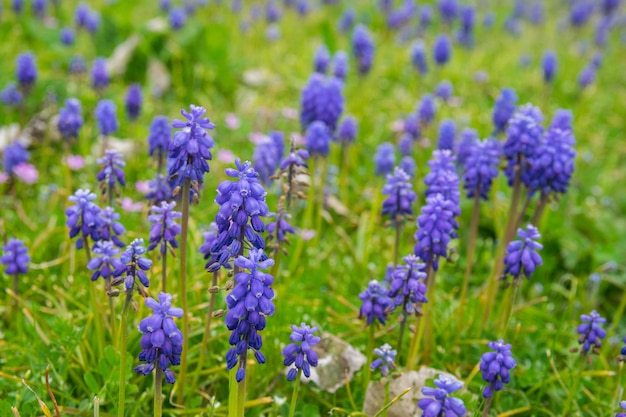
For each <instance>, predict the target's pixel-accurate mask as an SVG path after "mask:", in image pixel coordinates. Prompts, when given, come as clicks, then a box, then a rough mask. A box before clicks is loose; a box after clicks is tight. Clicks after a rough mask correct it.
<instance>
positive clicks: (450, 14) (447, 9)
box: [437, 0, 459, 25]
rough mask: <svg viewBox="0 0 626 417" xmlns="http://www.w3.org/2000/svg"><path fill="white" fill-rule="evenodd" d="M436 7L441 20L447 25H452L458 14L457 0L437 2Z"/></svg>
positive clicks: (440, 0)
mask: <svg viewBox="0 0 626 417" xmlns="http://www.w3.org/2000/svg"><path fill="white" fill-rule="evenodd" d="M437 6H438V8H439V13H440V14H441V19H442V20H443V21H444V22H445V23H446V24H448V25H450V24H452V22H454V20H455V19H456V18H457V16H458V14H459V2H458V0H439V1H438V4H437Z"/></svg>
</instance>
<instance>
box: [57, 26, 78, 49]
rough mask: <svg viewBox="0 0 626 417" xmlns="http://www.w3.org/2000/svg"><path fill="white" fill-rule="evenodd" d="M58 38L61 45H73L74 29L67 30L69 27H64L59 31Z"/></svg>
mask: <svg viewBox="0 0 626 417" xmlns="http://www.w3.org/2000/svg"><path fill="white" fill-rule="evenodd" d="M60 38H61V42H62V43H63V45H65V46H71V45H74V42H75V41H76V34H75V33H74V29H72V28H69V27H65V28H63V29H61V34H60Z"/></svg>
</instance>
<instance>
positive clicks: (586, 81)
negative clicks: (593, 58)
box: [578, 65, 596, 90]
mask: <svg viewBox="0 0 626 417" xmlns="http://www.w3.org/2000/svg"><path fill="white" fill-rule="evenodd" d="M595 80H596V68H595V67H594V66H593V65H586V66H585V68H583V70H582V71H581V72H580V74H579V75H578V86H579V87H580V89H581V90H584V89H585V88H587V87H588V86H590V85H591V84H593V82H594V81H595Z"/></svg>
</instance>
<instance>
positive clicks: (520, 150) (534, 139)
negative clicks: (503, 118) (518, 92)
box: [504, 104, 543, 185]
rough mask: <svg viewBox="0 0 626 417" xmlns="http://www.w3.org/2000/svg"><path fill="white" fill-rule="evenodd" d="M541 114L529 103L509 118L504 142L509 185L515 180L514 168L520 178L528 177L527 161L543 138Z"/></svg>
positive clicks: (530, 158)
mask: <svg viewBox="0 0 626 417" xmlns="http://www.w3.org/2000/svg"><path fill="white" fill-rule="evenodd" d="M542 122H543V115H542V114H541V110H539V108H537V107H534V106H533V105H531V104H525V105H523V106H521V107H520V108H519V109H518V110H517V111H516V112H515V114H514V115H513V117H512V118H511V119H510V120H509V125H508V127H507V130H506V134H507V139H506V142H505V143H504V156H505V157H506V159H507V168H506V172H505V173H506V176H507V178H508V180H509V185H513V183H514V182H515V175H516V174H515V173H516V170H518V171H519V175H520V176H521V178H522V179H524V178H528V177H527V175H526V171H527V170H528V161H532V159H533V158H534V157H535V155H536V153H537V150H538V149H539V147H540V146H541V144H542V140H543V126H542V125H541V123H542Z"/></svg>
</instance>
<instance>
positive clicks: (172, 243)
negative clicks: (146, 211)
mask: <svg viewBox="0 0 626 417" xmlns="http://www.w3.org/2000/svg"><path fill="white" fill-rule="evenodd" d="M174 207H176V203H175V202H173V201H172V202H171V203H167V202H166V201H161V205H159V206H152V214H151V215H150V216H148V220H149V221H150V222H151V223H152V227H151V228H150V245H149V246H148V250H149V251H151V250H153V249H154V248H156V247H157V246H159V252H160V253H161V255H164V254H165V252H166V251H167V248H168V247H169V248H170V251H172V252H173V250H174V249H175V248H177V247H178V241H177V240H176V236H178V235H179V234H180V230H181V228H180V225H179V224H178V223H176V219H180V218H181V217H182V214H181V213H180V212H178V211H175V210H174Z"/></svg>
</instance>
